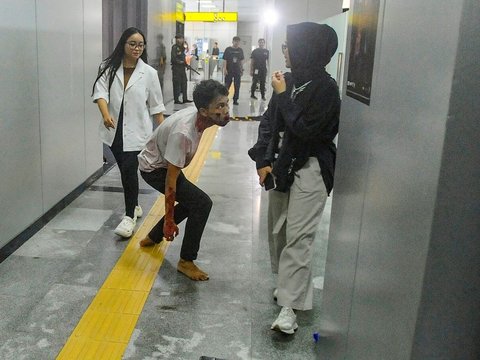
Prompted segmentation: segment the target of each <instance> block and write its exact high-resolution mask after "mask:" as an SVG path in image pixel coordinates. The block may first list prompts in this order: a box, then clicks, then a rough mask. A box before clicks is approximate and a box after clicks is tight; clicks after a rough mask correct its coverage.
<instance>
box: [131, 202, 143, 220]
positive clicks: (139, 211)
mask: <svg viewBox="0 0 480 360" xmlns="http://www.w3.org/2000/svg"><path fill="white" fill-rule="evenodd" d="M142 215H143V210H142V207H141V206H140V205H137V206H135V212H134V213H133V217H134V218H135V219H136V218H140V217H142Z"/></svg>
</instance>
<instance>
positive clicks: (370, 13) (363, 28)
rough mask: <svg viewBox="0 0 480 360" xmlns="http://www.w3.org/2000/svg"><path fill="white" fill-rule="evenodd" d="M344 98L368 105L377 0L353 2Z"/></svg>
mask: <svg viewBox="0 0 480 360" xmlns="http://www.w3.org/2000/svg"><path fill="white" fill-rule="evenodd" d="M353 4H354V5H353V14H352V35H351V39H350V55H349V62H348V75H347V95H348V96H350V97H352V98H354V99H356V100H358V101H361V102H362V103H364V104H367V105H370V94H371V91H372V75H373V60H374V58H375V41H376V39H377V25H378V11H379V8H380V0H354V2H353Z"/></svg>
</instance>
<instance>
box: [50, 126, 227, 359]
mask: <svg viewBox="0 0 480 360" xmlns="http://www.w3.org/2000/svg"><path fill="white" fill-rule="evenodd" d="M217 129H218V127H217V126H213V127H211V128H209V129H207V130H205V133H204V135H203V137H202V141H201V143H200V145H199V148H198V151H197V154H196V155H195V158H194V159H193V161H192V163H191V164H190V165H189V166H188V167H187V168H185V169H184V171H183V172H184V174H185V176H186V177H187V178H188V179H189V180H190V181H192V182H196V181H197V180H198V178H199V176H200V171H201V169H202V167H203V165H204V163H205V159H206V157H207V155H208V152H209V150H210V147H211V145H212V143H213V140H214V139H215V136H216V133H217ZM218 156H219V155H218V152H216V153H215V154H214V155H213V156H212V157H214V158H215V157H218ZM164 211H165V202H164V198H163V196H161V197H159V198H158V200H157V201H156V202H155V204H154V205H153V206H152V209H151V210H150V212H149V213H148V214H146V215H145V217H144V220H143V223H142V224H141V225H140V227H139V229H138V230H137V232H136V233H135V235H134V236H133V238H132V239H131V240H130V242H129V244H128V246H127V248H126V249H125V251H124V252H123V254H122V256H121V257H120V259H119V260H118V262H117V263H116V265H115V266H114V268H113V269H112V271H111V273H110V274H109V276H108V277H107V279H106V280H105V282H104V283H103V285H102V287H101V288H100V289H99V291H98V293H97V295H96V296H95V298H94V299H93V300H92V303H91V304H90V306H89V307H88V308H87V310H86V311H85V313H84V314H83V316H82V318H81V319H80V321H79V323H78V324H77V326H76V327H75V329H74V330H73V332H72V334H71V335H70V337H69V339H68V340H67V342H66V343H65V346H64V347H63V349H62V350H61V351H60V353H59V354H58V356H57V360H64V359H65V360H74V359H81V360H85V359H95V360H103V359H105V360H107V359H112V360H114V359H121V358H122V355H123V353H124V352H125V349H126V347H127V345H128V342H129V341H130V337H131V335H132V332H133V330H134V329H135V325H136V323H137V320H138V317H139V316H140V314H141V312H142V309H143V306H144V305H145V302H146V301H147V297H148V294H149V292H150V290H151V288H152V285H153V282H154V281H155V277H156V276H157V273H158V270H159V269H160V266H161V265H162V262H163V259H164V257H165V254H166V252H167V249H168V246H169V243H167V242H165V241H163V242H161V243H160V244H159V245H156V246H154V247H152V248H147V249H143V248H140V247H139V245H138V242H139V241H140V239H143V238H144V237H145V235H146V234H147V233H148V232H149V231H150V229H151V228H152V227H153V226H154V225H155V224H156V223H157V221H158V219H159V217H161V216H163V214H164Z"/></svg>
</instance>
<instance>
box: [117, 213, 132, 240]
mask: <svg viewBox="0 0 480 360" xmlns="http://www.w3.org/2000/svg"><path fill="white" fill-rule="evenodd" d="M135 223H136V222H135V220H134V219H132V218H131V217H129V216H124V217H123V219H122V221H121V222H120V224H118V226H117V228H116V229H115V230H114V233H115V234H117V235H119V236H121V237H124V238H129V237H130V236H132V234H133V229H134V228H135Z"/></svg>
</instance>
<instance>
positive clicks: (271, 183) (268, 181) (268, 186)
mask: <svg viewBox="0 0 480 360" xmlns="http://www.w3.org/2000/svg"><path fill="white" fill-rule="evenodd" d="M263 185H264V186H265V190H267V191H268V190H273V189H275V188H276V187H277V184H275V177H274V176H273V174H272V173H268V174H267V176H266V177H265V180H264V181H263Z"/></svg>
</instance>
